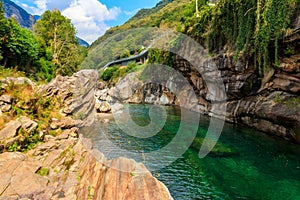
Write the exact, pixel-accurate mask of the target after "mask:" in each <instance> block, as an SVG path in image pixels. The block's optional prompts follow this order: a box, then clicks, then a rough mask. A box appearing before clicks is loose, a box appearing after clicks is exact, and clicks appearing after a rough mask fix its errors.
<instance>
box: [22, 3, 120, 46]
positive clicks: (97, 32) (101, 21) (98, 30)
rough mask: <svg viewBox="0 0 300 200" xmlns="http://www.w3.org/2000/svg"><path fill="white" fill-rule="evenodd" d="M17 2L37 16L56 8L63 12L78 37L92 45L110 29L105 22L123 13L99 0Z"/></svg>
mask: <svg viewBox="0 0 300 200" xmlns="http://www.w3.org/2000/svg"><path fill="white" fill-rule="evenodd" d="M17 2H18V4H19V5H21V6H22V7H23V8H25V9H26V10H27V11H28V12H30V13H31V14H35V15H41V14H43V13H44V12H45V11H46V10H53V9H54V8H57V9H59V10H61V12H62V14H63V15H64V16H66V17H67V18H69V19H71V21H72V23H73V24H74V26H75V27H76V30H77V36H79V37H80V38H82V39H84V40H86V41H87V42H88V43H92V42H93V41H94V40H96V39H97V38H98V37H99V36H101V35H103V34H104V33H105V31H106V30H107V29H108V28H109V26H108V25H107V24H105V21H108V20H114V19H116V18H117V17H118V16H119V15H120V14H121V12H122V11H121V9H120V8H119V7H113V8H111V9H108V8H107V7H106V5H104V4H102V3H101V2H99V1H98V0H60V1H57V0H32V1H31V2H32V3H31V5H29V4H25V3H21V2H20V0H19V1H17ZM33 4H34V6H32V5H33Z"/></svg>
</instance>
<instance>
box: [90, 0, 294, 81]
mask: <svg viewBox="0 0 300 200" xmlns="http://www.w3.org/2000/svg"><path fill="white" fill-rule="evenodd" d="M298 4H299V0H287V1H285V0H276V1H275V0H234V1H229V0H220V1H218V2H217V3H216V4H213V3H210V2H209V1H207V0H198V10H199V13H196V1H195V0H194V1H188V0H173V1H162V2H161V3H159V4H157V6H156V7H154V8H152V9H144V10H141V11H139V12H138V13H137V14H136V15H135V16H134V17H132V18H131V19H130V20H129V21H128V22H126V23H125V24H124V25H122V26H117V27H114V28H111V29H110V30H108V31H107V32H106V34H105V35H104V36H102V37H100V38H99V39H98V40H97V41H95V42H94V43H93V44H92V45H91V49H90V53H89V56H90V58H91V59H90V60H93V61H94V63H93V62H90V63H89V65H90V67H91V68H95V67H99V66H101V65H103V63H104V62H102V60H103V59H104V60H105V61H107V60H109V59H107V60H106V57H105V56H103V55H102V54H100V53H99V54H98V55H95V54H94V53H93V51H94V48H95V47H96V46H97V45H101V44H102V43H103V42H104V41H105V40H106V39H108V38H109V37H111V36H113V35H116V34H117V33H120V32H124V31H127V30H130V29H133V28H139V27H159V28H167V29H172V30H174V31H178V32H182V33H184V34H187V35H188V36H190V37H192V38H194V39H195V40H197V41H198V42H199V43H200V44H201V45H203V46H204V47H206V48H207V49H209V51H210V52H211V53H218V52H219V51H222V52H234V53H235V55H236V56H235V57H236V58H237V57H239V56H243V57H244V58H245V59H249V62H250V63H252V65H255V66H256V67H257V70H258V72H259V74H260V75H261V76H264V75H265V74H267V72H268V70H269V68H270V67H272V66H273V67H276V66H277V67H278V64H279V59H280V57H283V56H285V55H287V56H288V55H291V54H293V55H294V54H298V53H299V49H300V48H299V44H298V43H287V42H284V41H287V40H289V38H292V37H294V36H295V35H297V33H296V32H295V30H293V29H294V28H295V27H293V25H292V21H291V19H292V17H293V15H295V12H296V9H297V6H298ZM127 43H135V41H132V40H128V39H127V38H123V40H122V41H120V42H118V43H117V44H112V45H110V47H109V48H110V49H112V50H118V51H114V52H119V55H115V56H111V57H110V59H116V58H120V57H124V56H122V55H124V54H126V52H129V53H127V54H126V55H127V56H129V55H130V52H131V53H135V52H134V51H132V50H127V49H126V48H125V49H124V47H126V44H127ZM121 47H123V48H121ZM101 56H102V57H101ZM170 56H171V55H170ZM157 57H159V56H157ZM160 57H168V56H166V55H164V56H160ZM168 59H169V60H170V58H168ZM152 61H153V59H152ZM99 63H101V64H100V65H99Z"/></svg>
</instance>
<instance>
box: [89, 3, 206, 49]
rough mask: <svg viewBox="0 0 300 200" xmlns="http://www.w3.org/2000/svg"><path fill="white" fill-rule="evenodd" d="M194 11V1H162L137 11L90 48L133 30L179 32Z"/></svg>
mask: <svg viewBox="0 0 300 200" xmlns="http://www.w3.org/2000/svg"><path fill="white" fill-rule="evenodd" d="M199 2H201V0H199ZM195 11H196V8H195V0H193V1H190V0H163V1H161V2H159V3H158V4H157V5H156V6H155V7H153V8H151V9H142V10H140V11H138V13H137V14H136V15H134V16H133V17H132V18H131V19H129V20H128V21H127V22H126V23H125V24H123V25H121V26H116V27H113V28H111V29H109V30H108V31H106V33H105V34H104V35H103V36H101V37H100V38H99V39H97V40H96V41H95V42H94V43H93V44H92V45H91V48H93V47H95V46H97V45H98V44H101V42H103V41H105V40H106V39H107V38H109V37H111V36H112V35H115V34H117V33H120V32H123V31H126V30H130V29H133V28H140V27H160V28H165V27H168V28H172V29H177V31H180V30H181V29H183V28H184V22H185V21H186V20H187V19H188V18H190V17H192V16H193V15H194V13H195Z"/></svg>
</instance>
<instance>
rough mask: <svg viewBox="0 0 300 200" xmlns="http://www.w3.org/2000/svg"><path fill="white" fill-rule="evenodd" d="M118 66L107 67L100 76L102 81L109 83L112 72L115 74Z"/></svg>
mask: <svg viewBox="0 0 300 200" xmlns="http://www.w3.org/2000/svg"><path fill="white" fill-rule="evenodd" d="M119 68H120V66H114V67H108V68H107V69H106V70H105V71H104V72H103V74H102V79H103V80H104V81H109V80H110V79H111V77H112V76H113V75H114V72H116V71H117V70H118V69H119Z"/></svg>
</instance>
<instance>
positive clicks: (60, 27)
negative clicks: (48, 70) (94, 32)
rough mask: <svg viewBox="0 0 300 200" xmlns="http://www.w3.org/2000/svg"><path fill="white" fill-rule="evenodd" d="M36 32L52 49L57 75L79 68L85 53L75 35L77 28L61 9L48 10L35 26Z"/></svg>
mask: <svg viewBox="0 0 300 200" xmlns="http://www.w3.org/2000/svg"><path fill="white" fill-rule="evenodd" d="M34 32H35V34H36V35H37V37H38V38H39V40H40V43H42V44H44V45H45V48H46V50H44V51H45V52H47V51H50V53H51V55H52V58H51V62H52V64H53V65H54V73H55V75H58V74H60V75H72V74H73V73H74V72H76V71H77V70H78V68H79V64H80V63H81V62H82V60H83V58H84V56H85V54H84V49H83V48H81V47H80V45H79V44H78V41H77V39H76V37H75V34H76V30H75V28H74V26H73V25H72V23H71V21H70V19H67V18H66V17H64V16H63V15H62V14H61V12H60V11H59V10H53V11H49V10H48V11H46V12H45V13H44V14H43V15H42V16H41V19H40V20H38V21H37V23H36V24H35V26H34Z"/></svg>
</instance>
